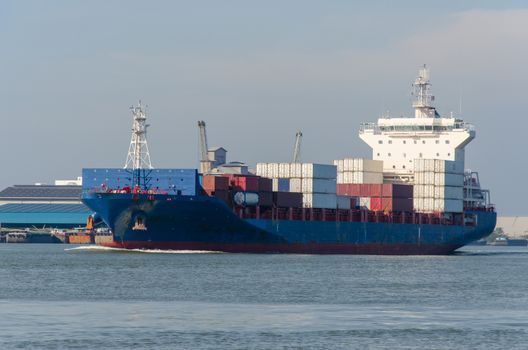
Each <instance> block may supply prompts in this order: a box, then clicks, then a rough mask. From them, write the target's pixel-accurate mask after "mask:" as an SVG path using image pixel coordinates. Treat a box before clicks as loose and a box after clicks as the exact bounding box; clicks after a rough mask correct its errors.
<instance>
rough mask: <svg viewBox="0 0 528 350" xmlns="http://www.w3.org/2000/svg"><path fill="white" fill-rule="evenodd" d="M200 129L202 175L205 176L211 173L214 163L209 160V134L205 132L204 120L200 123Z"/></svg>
mask: <svg viewBox="0 0 528 350" xmlns="http://www.w3.org/2000/svg"><path fill="white" fill-rule="evenodd" d="M198 129H199V130H200V155H201V159H200V173H201V174H205V173H207V172H209V171H211V165H212V162H211V161H210V160H209V155H208V154H207V153H208V151H209V148H208V146H207V133H206V131H205V122H204V121H203V120H199V121H198Z"/></svg>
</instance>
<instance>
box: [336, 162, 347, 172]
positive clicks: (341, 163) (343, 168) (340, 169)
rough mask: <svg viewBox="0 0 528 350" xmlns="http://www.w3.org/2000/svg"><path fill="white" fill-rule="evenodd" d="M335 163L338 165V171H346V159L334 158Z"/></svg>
mask: <svg viewBox="0 0 528 350" xmlns="http://www.w3.org/2000/svg"><path fill="white" fill-rule="evenodd" d="M334 165H335V166H336V168H337V172H338V173H340V172H343V171H345V160H344V159H337V160H334Z"/></svg>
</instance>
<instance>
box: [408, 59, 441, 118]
mask: <svg viewBox="0 0 528 350" xmlns="http://www.w3.org/2000/svg"><path fill="white" fill-rule="evenodd" d="M429 79H430V74H429V68H427V66H426V65H425V64H424V65H423V68H422V69H420V71H419V73H418V78H416V80H415V81H414V84H413V87H414V92H413V95H414V97H415V99H414V101H413V107H414V110H415V111H414V115H415V118H434V117H435V116H436V113H435V112H436V110H435V108H434V107H433V101H434V96H433V95H431V82H430V80H429Z"/></svg>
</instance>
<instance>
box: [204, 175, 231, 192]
mask: <svg viewBox="0 0 528 350" xmlns="http://www.w3.org/2000/svg"><path fill="white" fill-rule="evenodd" d="M202 186H203V188H204V189H205V190H221V191H227V190H228V189H229V179H228V178H227V177H223V176H213V175H204V177H203V181H202Z"/></svg>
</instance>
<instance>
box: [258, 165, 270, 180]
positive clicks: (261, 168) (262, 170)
mask: <svg viewBox="0 0 528 350" xmlns="http://www.w3.org/2000/svg"><path fill="white" fill-rule="evenodd" d="M256 171H257V175H258V176H262V177H268V164H267V163H257V170H256Z"/></svg>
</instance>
